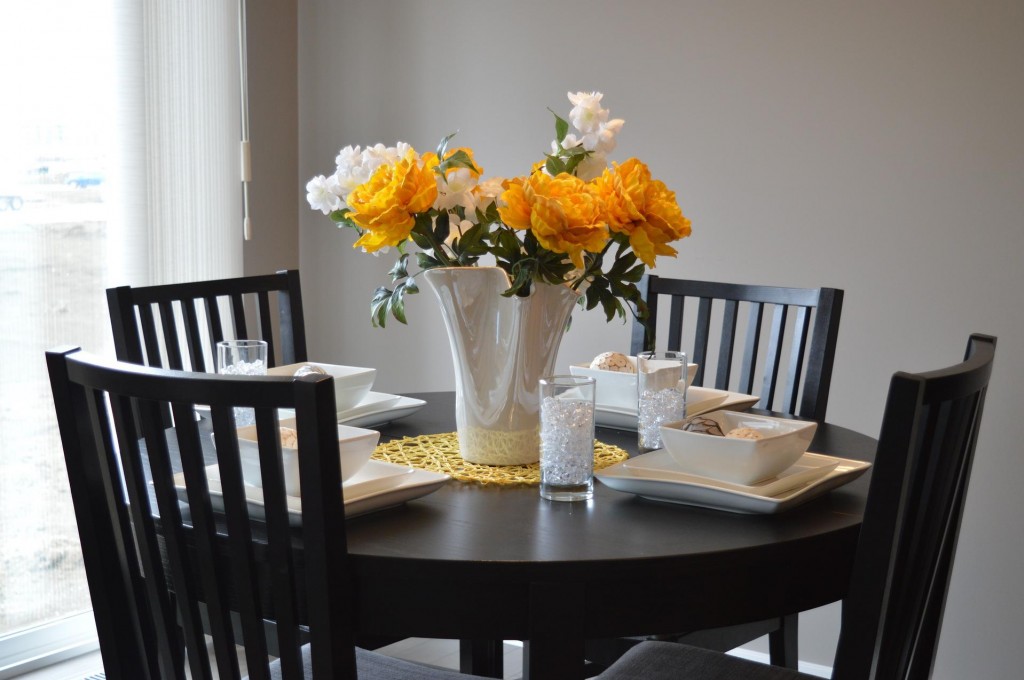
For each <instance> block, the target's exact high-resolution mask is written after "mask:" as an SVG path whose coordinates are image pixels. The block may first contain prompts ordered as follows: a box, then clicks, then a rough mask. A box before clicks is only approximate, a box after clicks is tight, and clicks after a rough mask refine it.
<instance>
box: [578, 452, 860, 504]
mask: <svg viewBox="0 0 1024 680" xmlns="http://www.w3.org/2000/svg"><path fill="white" fill-rule="evenodd" d="M644 456H651V457H652V458H649V459H648V463H651V462H653V463H654V464H653V465H650V464H648V465H646V466H645V465H644V464H643V463H641V464H640V467H637V463H636V461H639V460H640V459H641V458H643V457H644ZM644 456H637V457H636V458H631V459H630V460H626V461H623V462H622V463H616V464H615V465H612V466H609V467H606V468H604V469H603V470H597V471H595V472H594V477H596V478H597V479H598V480H600V481H601V483H603V484H605V485H607V486H609V487H611V488H613V489H615V490H616V491H623V492H626V493H634V494H636V495H638V496H641V497H643V498H649V499H651V500H656V501H665V502H668V503H678V504H680V505H694V506H697V507H701V508H710V509H712V510H724V511H726V512H736V513H743V514H774V513H779V512H783V511H785V510H789V509H790V508H794V507H796V506H798V505H801V504H802V503H806V502H807V501H809V500H811V499H812V498H817V497H818V496H821V495H822V494H824V493H826V492H827V491H831V490H832V489H835V488H836V487H839V486H842V485H844V484H849V483H850V482H852V481H853V480H855V479H857V478H858V477H860V476H861V475H862V474H864V472H865V471H867V469H868V468H870V467H871V463H866V462H864V461H861V460H850V459H847V458H838V457H835V456H822V455H820V454H817V453H805V454H804V455H803V457H802V458H801V459H800V461H798V463H804V462H807V463H810V462H811V461H815V459H816V458H817V459H822V458H825V459H828V460H835V461H837V464H836V466H835V467H834V468H833V469H832V470H831V471H830V472H828V473H826V474H825V475H823V476H818V477H817V478H813V479H811V480H810V481H804V482H803V483H801V484H800V485H799V486H796V487H791V488H790V489H788V490H786V491H782V492H779V493H778V494H777V495H764V494H762V493H757V492H756V491H755V492H748V491H739V490H737V489H736V488H734V487H735V486H736V485H733V484H728V483H725V482H719V481H716V480H713V479H707V478H705V477H697V476H696V475H687V474H685V473H681V472H680V473H668V472H666V468H667V467H668V466H669V465H670V464H671V459H670V458H669V456H668V452H666V451H664V450H662V449H659V450H657V451H652V452H651V453H647V454H644ZM662 457H663V458H664V459H668V461H669V462H668V463H666V462H665V461H664V460H662ZM630 461H634V463H633V467H632V468H630V467H627V466H628V464H629V463H630ZM644 467H646V471H641V468H644ZM794 467H795V466H794Z"/></svg>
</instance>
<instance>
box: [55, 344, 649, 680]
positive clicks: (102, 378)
mask: <svg viewBox="0 0 1024 680" xmlns="http://www.w3.org/2000/svg"><path fill="white" fill-rule="evenodd" d="M46 363H47V368H48V371H49V375H50V386H51V389H52V392H53V403H54V407H55V409H56V416H57V424H58V427H59V430H60V438H61V441H62V443H63V450H65V460H66V462H67V466H68V478H69V481H70V482H71V495H72V502H73V504H74V506H75V515H76V518H77V520H78V526H79V537H80V539H81V544H82V555H83V558H84V561H85V570H86V579H87V581H88V585H89V592H90V594H91V597H92V604H93V615H94V619H95V623H96V631H97V633H98V636H99V647H100V654H101V656H102V661H103V667H104V673H105V677H106V678H110V680H184V678H186V677H191V678H196V679H199V678H203V679H205V680H212V679H213V678H221V679H222V680H227V679H230V678H233V679H239V678H240V676H241V669H240V664H239V657H238V655H237V654H238V653H239V652H238V649H239V648H240V647H241V648H242V649H243V651H242V653H244V655H245V662H246V667H247V671H248V674H249V675H248V677H249V678H254V679H261V680H266V679H273V680H278V679H281V680H297V679H300V678H301V679H303V680H348V679H355V678H362V679H364V680H375V679H376V680H471V679H473V678H477V679H479V678H480V676H475V675H468V674H461V673H457V672H455V671H447V670H443V669H436V668H432V667H425V666H420V665H417V664H412V663H409V662H404V661H401V660H397V658H393V657H389V656H385V655H383V654H379V653H376V652H373V651H368V650H366V649H361V648H358V647H356V646H355V636H356V631H355V622H356V618H355V615H354V607H353V603H354V601H355V591H354V589H355V588H356V585H355V583H354V579H353V576H352V570H351V568H350V565H349V559H348V553H347V548H346V529H345V516H344V504H343V491H342V485H341V468H340V465H339V461H338V456H337V453H336V452H337V450H338V443H337V427H336V417H335V400H334V379H333V378H331V377H329V376H323V375H315V376H312V375H311V376H303V377H301V378H287V377H250V376H220V375H215V374H206V373H196V372H182V371H171V370H166V369H155V368H151V367H141V366H137V365H134V364H127V363H121V362H113V360H106V359H101V358H98V357H95V356H92V355H89V354H85V353H84V352H81V351H79V350H78V349H77V348H60V349H55V350H52V351H48V352H47V353H46ZM196 403H204V405H209V406H210V413H211V421H212V431H213V434H214V435H215V437H216V441H217V447H216V452H215V453H214V452H213V451H212V450H211V448H210V443H209V441H210V437H209V434H210V432H209V431H206V430H205V428H204V426H202V425H201V424H199V423H198V422H197V421H196V420H195V419H194V418H193V417H191V414H193V409H194V407H195V405H196ZM234 407H246V408H253V409H255V413H256V427H257V432H258V434H257V436H258V439H259V444H258V448H259V458H260V467H261V469H262V476H263V480H262V481H263V488H262V493H263V506H262V511H261V513H260V514H261V516H260V517H251V516H250V512H253V511H252V510H251V509H250V507H251V506H250V505H249V504H248V503H247V501H246V497H245V492H244V488H243V477H242V465H241V456H240V452H239V441H238V437H237V433H236V429H234V422H233V408H234ZM164 408H170V409H172V410H173V413H174V417H175V422H176V423H178V425H177V426H176V427H175V428H174V429H165V427H164V421H163V416H162V412H163V409H164ZM285 408H287V409H295V412H296V419H297V426H296V429H297V432H298V440H299V447H300V448H301V449H302V452H303V453H302V456H301V457H299V480H300V484H301V486H302V508H301V527H300V528H298V527H294V526H292V525H291V522H290V517H289V510H288V506H287V503H286V494H285V480H284V470H283V466H282V464H281V444H280V437H279V436H278V425H279V422H278V416H276V413H278V409H285ZM211 465H216V467H217V477H218V480H217V481H216V482H215V483H216V484H217V485H218V486H219V488H220V492H219V493H218V494H217V495H216V498H218V499H219V502H218V504H217V507H216V509H215V507H214V503H213V499H214V496H212V495H211V492H210V488H211V485H212V484H211V477H210V476H208V475H209V470H210V468H208V467H207V466H211ZM182 486H183V488H182ZM297 536H300V537H301V545H302V546H304V549H302V550H299V549H297V548H296V545H297V542H296V541H295V539H296V538H297ZM233 615H238V618H239V621H238V623H236V622H232V617H233ZM268 621H274V622H275V625H274V626H267V625H266V623H267V622H268ZM237 631H241V633H239V632H237ZM271 638H272V639H271ZM305 639H308V640H309V642H307V643H304V644H303V642H304V640H305ZM211 648H212V650H213V653H212V654H211V653H210V649H211ZM270 648H276V649H280V652H279V653H280V657H278V658H273V657H271V656H270V654H269V651H268V650H269V649H270ZM186 673H187V675H186ZM628 677H632V676H630V675H626V676H623V675H621V674H620V672H618V671H617V670H616V668H615V667H612V668H610V669H608V670H607V671H606V672H605V673H604V674H602V675H601V676H600V678H601V680H621V679H622V678H628Z"/></svg>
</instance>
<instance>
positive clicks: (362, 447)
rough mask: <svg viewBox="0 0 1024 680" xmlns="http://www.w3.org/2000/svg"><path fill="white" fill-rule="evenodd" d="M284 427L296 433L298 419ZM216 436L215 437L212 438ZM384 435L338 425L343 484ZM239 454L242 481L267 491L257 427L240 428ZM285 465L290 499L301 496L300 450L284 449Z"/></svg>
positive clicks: (286, 487) (287, 419)
mask: <svg viewBox="0 0 1024 680" xmlns="http://www.w3.org/2000/svg"><path fill="white" fill-rule="evenodd" d="M280 426H281V427H290V428H292V429H295V419H294V418H286V419H284V420H281V421H280ZM211 436H212V435H211ZM379 439H380V432H377V431H376V430H366V429H363V428H361V427H350V426H348V425H338V455H339V456H340V457H341V481H343V482H344V481H345V480H347V479H348V478H349V477H351V476H353V475H354V474H356V473H357V472H359V471H360V470H362V469H363V466H364V465H366V461H368V460H370V456H372V455H373V450H374V449H375V448H376V447H377V441H378V440H379ZM238 453H239V455H240V456H241V462H242V480H243V481H244V482H245V483H246V484H248V485H249V486H254V487H257V488H263V478H262V477H261V476H260V451H259V445H258V444H257V443H256V426H255V425H247V426H245V427H240V428H238ZM281 456H282V459H283V462H284V488H285V493H287V494H288V495H289V496H299V450H298V448H295V447H286V446H282V447H281Z"/></svg>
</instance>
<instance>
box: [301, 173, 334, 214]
mask: <svg viewBox="0 0 1024 680" xmlns="http://www.w3.org/2000/svg"><path fill="white" fill-rule="evenodd" d="M306 200H307V201H309V205H310V207H311V208H313V210H319V211H320V212H322V213H323V214H325V215H330V214H331V213H332V212H334V211H335V210H340V209H341V207H342V205H343V203H342V197H341V188H340V187H339V186H338V178H337V177H335V176H334V175H331V176H330V177H324V176H323V175H317V176H316V177H314V178H313V179H311V180H309V182H307V183H306Z"/></svg>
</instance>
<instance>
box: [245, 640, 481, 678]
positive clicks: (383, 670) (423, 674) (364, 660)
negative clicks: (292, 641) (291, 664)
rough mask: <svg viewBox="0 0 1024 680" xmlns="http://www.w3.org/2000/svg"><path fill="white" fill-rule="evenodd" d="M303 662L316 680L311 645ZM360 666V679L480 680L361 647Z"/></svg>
mask: <svg viewBox="0 0 1024 680" xmlns="http://www.w3.org/2000/svg"><path fill="white" fill-rule="evenodd" d="M302 663H303V666H304V669H305V673H304V675H305V676H306V678H307V680H312V678H313V671H312V668H311V666H312V661H311V657H310V654H309V645H303V646H302ZM356 666H357V668H358V669H359V680H473V678H479V676H476V675H463V674H461V673H459V672H457V671H452V670H447V669H442V668H434V667H431V666H421V665H420V664H415V663H411V662H409V661H403V660H402V659H396V658H394V657H390V656H384V655H383V654H378V653H376V652H369V651H367V650H365V649H359V648H358V647H357V648H356ZM270 677H271V678H272V679H273V680H280V679H281V665H280V663H278V662H277V661H274V662H272V663H271V664H270ZM246 680H248V679H246ZM479 680H483V679H482V678H480V679H479Z"/></svg>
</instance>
